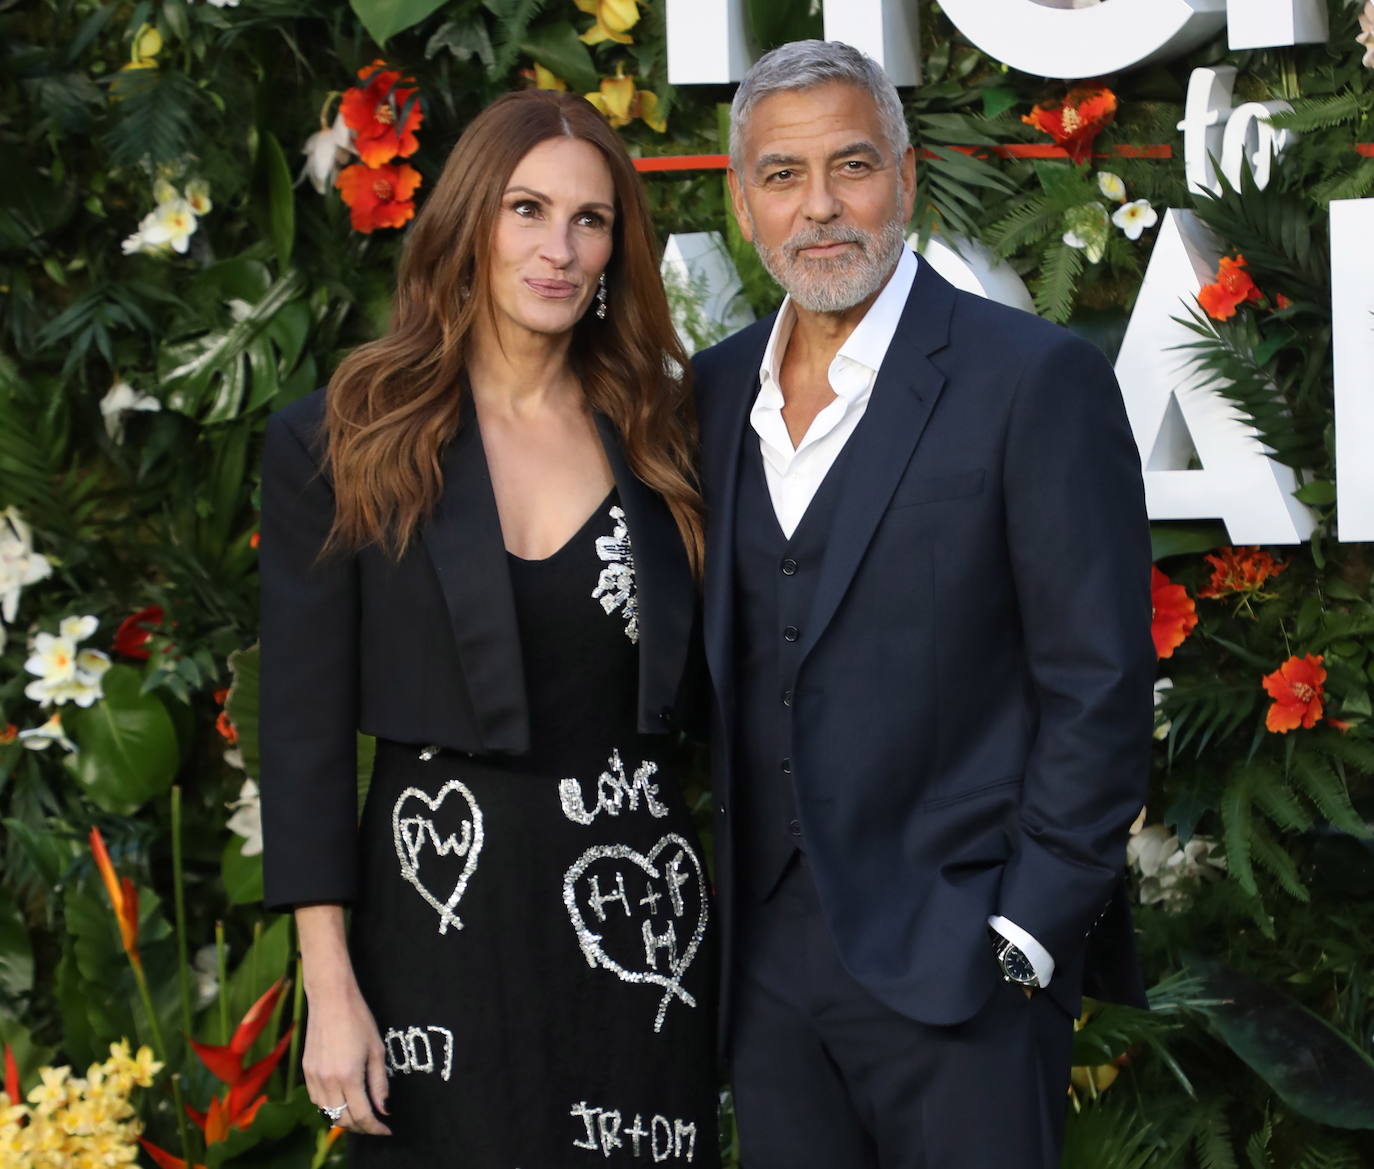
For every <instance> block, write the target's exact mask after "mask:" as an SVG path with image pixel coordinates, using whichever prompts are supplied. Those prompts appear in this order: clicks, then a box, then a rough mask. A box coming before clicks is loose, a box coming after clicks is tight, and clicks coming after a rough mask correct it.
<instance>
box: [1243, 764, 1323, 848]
mask: <svg viewBox="0 0 1374 1169" xmlns="http://www.w3.org/2000/svg"><path fill="white" fill-rule="evenodd" d="M1243 770H1245V771H1246V772H1247V773H1248V774H1247V782H1248V783H1249V786H1250V798H1251V799H1252V800H1253V801H1254V802H1255V803H1256V804H1258V805H1259V807H1260V808H1261V809H1262V810H1263V811H1264V813H1265V815H1267V816H1268V817H1269V819H1270V820H1272V821H1273V822H1274V823H1275V824H1276V825H1277V826H1278V827H1279V828H1281V829H1282V830H1283V831H1285V832H1305V831H1307V829H1309V828H1311V827H1312V817H1311V815H1310V814H1309V813H1308V811H1307V809H1306V808H1304V807H1303V806H1302V804H1300V803H1299V802H1298V799H1297V797H1296V796H1295V795H1294V794H1293V790H1292V789H1291V788H1290V787H1289V786H1288V784H1287V783H1286V782H1285V781H1284V778H1283V775H1282V774H1281V773H1280V771H1279V769H1278V768H1277V767H1274V766H1273V765H1271V764H1268V763H1251V764H1249V765H1247V766H1246V767H1245V768H1244V769H1243Z"/></svg>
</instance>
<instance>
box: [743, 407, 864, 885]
mask: <svg viewBox="0 0 1374 1169" xmlns="http://www.w3.org/2000/svg"><path fill="white" fill-rule="evenodd" d="M847 451H848V446H846V448H845V450H842V451H841V452H840V454H839V457H838V458H837V459H836V460H835V462H834V464H833V465H832V466H831V468H830V471H829V472H828V473H827V475H826V477H825V479H824V480H823V481H822V483H821V485H820V487H819V489H818V490H817V492H816V495H815V497H814V498H813V499H812V501H811V503H810V505H809V506H808V507H807V509H806V514H805V515H803V516H802V519H801V523H799V524H798V525H797V528H796V530H795V531H794V532H793V533H792V538H791V539H790V540H789V539H788V538H787V537H786V536H784V535H783V532H782V528H780V527H779V526H778V519H777V515H776V513H775V512H774V510H773V501H772V498H771V497H770V495H769V493H768V483H767V480H766V479H765V478H764V469H763V455H762V453H761V452H760V450H759V442H758V439H757V437H756V436H755V435H754V434H753V432H752V431H749V432H747V433H746V437H745V441H744V443H743V444H742V450H741V452H740V458H741V460H742V461H741V464H740V479H739V496H738V501H737V505H736V506H737V508H738V511H737V513H736V523H735V557H734V563H735V579H734V589H735V637H736V645H735V673H736V678H735V680H736V690H735V694H736V697H737V701H738V710H737V718H736V721H735V726H736V728H737V730H736V736H735V737H736V741H735V746H734V753H735V765H736V775H737V777H738V780H737V788H736V790H737V796H736V800H735V806H736V807H737V808H738V810H739V815H740V823H739V826H738V831H739V836H738V842H739V846H740V847H739V852H738V857H739V865H740V876H741V877H742V878H743V880H742V886H743V888H745V889H746V890H747V891H749V892H750V893H751V894H752V895H753V896H755V897H757V898H760V899H761V898H764V897H766V896H767V895H768V894H769V893H770V892H771V891H772V889H773V888H774V886H776V884H777V882H778V878H779V877H781V875H782V873H783V870H784V869H785V868H786V867H787V862H788V861H789V860H790V859H791V857H792V854H793V853H794V852H796V851H797V850H798V849H802V848H804V847H805V842H804V841H803V839H802V835H801V825H800V822H799V820H798V817H797V797H796V788H795V771H796V761H794V759H793V758H792V720H793V712H794V710H795V705H794V702H793V691H794V690H795V689H796V678H797V667H798V663H799V658H800V649H799V647H800V645H801V638H802V634H803V633H804V632H805V627H806V619H807V615H808V614H809V613H810V611H811V601H812V598H813V596H814V594H815V591H816V582H817V580H818V579H819V576H820V566H821V556H822V553H823V552H824V550H825V544H826V540H827V539H828V537H829V533H830V527H831V522H832V519H833V516H834V513H835V505H836V502H837V500H838V497H839V491H840V485H841V483H842V481H843V476H844V466H845V461H846V454H847Z"/></svg>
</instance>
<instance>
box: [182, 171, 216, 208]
mask: <svg viewBox="0 0 1374 1169" xmlns="http://www.w3.org/2000/svg"><path fill="white" fill-rule="evenodd" d="M186 202H187V203H189V204H190V206H191V210H192V211H193V212H195V214H197V215H205V214H207V213H208V212H209V211H210V210H211V209H212V208H213V207H214V204H213V203H211V202H210V184H209V183H207V182H206V181H205V180H204V179H192V180H191V181H190V182H189V183H187V184H186Z"/></svg>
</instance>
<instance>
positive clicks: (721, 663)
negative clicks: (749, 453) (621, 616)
mask: <svg viewBox="0 0 1374 1169" xmlns="http://www.w3.org/2000/svg"><path fill="white" fill-rule="evenodd" d="M770 319H771V318H770ZM771 331H772V330H771V328H769V329H767V330H763V329H762V328H761V330H760V333H761V340H760V343H759V348H758V352H757V353H754V354H750V355H749V358H748V360H746V361H743V362H741V363H740V365H741V369H742V373H741V375H740V377H739V378H738V379H737V380H736V381H735V382H734V384H733V385H729V386H722V387H718V388H717V389H716V390H715V391H714V392H715V393H716V394H717V395H718V396H720V397H721V399H722V400H723V407H722V408H721V409H720V410H718V411H716V412H715V414H714V415H713V417H712V418H711V419H710V422H709V427H708V426H707V425H705V423H706V419H705V418H704V417H703V423H704V425H703V428H702V435H701V447H702V480H703V482H704V484H705V486H706V494H707V504H708V514H707V517H706V581H705V600H704V605H703V612H702V634H703V637H704V639H705V643H706V664H707V666H708V667H709V669H710V671H711V683H712V689H713V690H714V692H715V696H716V702H717V703H718V704H719V706H720V713H721V717H722V718H723V719H724V721H725V726H726V729H727V732H728V731H729V730H730V728H731V727H732V726H733V722H734V720H733V717H732V715H733V709H734V690H735V663H734V637H735V582H734V575H733V567H734V561H735V511H736V507H737V504H738V499H739V465H740V451H741V449H742V444H743V443H744V440H745V436H746V434H752V433H753V432H752V431H751V430H750V428H749V411H750V409H751V408H752V407H753V405H754V399H755V398H756V397H757V396H758V389H759V362H760V361H762V359H763V351H764V349H765V348H766V347H767V344H768V337H769V334H770V333H771Z"/></svg>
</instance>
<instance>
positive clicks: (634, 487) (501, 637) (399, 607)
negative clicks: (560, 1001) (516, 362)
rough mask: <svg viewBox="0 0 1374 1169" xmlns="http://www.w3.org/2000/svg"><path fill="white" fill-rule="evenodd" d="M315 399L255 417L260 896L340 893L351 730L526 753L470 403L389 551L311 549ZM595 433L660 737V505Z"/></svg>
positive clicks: (352, 876)
mask: <svg viewBox="0 0 1374 1169" xmlns="http://www.w3.org/2000/svg"><path fill="white" fill-rule="evenodd" d="M323 411H324V391H323V390H319V391H316V392H315V393H314V394H311V395H310V396H309V397H306V398H304V399H302V400H300V401H298V402H295V403H293V404H292V405H290V406H287V407H286V408H285V409H283V410H281V411H279V412H278V413H276V414H274V415H273V416H272V417H271V418H270V419H269V420H268V422H267V431H266V436H265V443H264V448H263V461H262V541H261V545H260V549H259V552H260V565H259V571H260V576H261V602H262V675H261V714H260V739H261V743H260V747H261V756H262V777H261V789H262V811H263V839H264V858H263V860H264V887H265V897H264V901H265V903H266V904H267V905H269V906H285V905H290V904H295V903H302V902H311V901H342V902H349V901H351V900H352V899H353V898H354V896H355V893H356V883H357V856H356V848H355V827H356V822H357V806H356V804H357V800H356V795H355V786H354V785H355V777H356V761H355V741H356V736H355V732H356V731H362V732H364V733H365V734H369V735H375V736H377V737H378V738H384V739H393V740H396V741H398V742H403V743H418V744H430V743H432V744H435V745H437V746H440V747H448V748H452V749H454V750H457V751H465V752H469V753H471V754H487V753H497V754H520V753H523V752H525V751H528V750H529V741H530V732H529V711H528V707H527V704H526V699H525V680H524V676H523V667H522V664H521V656H520V642H519V631H518V630H517V628H516V617H515V605H514V601H513V598H512V596H511V587H510V576H509V572H508V569H507V566H506V553H505V544H504V541H503V539H502V536H501V524H500V519H499V517H498V515H497V511H496V498H495V496H494V494H493V492H492V487H491V479H490V477H489V475H488V472H487V463H486V456H485V453H484V451H483V449H482V440H481V435H480V433H479V431H478V428H477V422H476V416H475V412H473V411H470V410H469V411H467V413H466V417H465V419H464V423H463V426H462V427H461V429H460V430H459V433H458V435H457V436H456V437H455V438H454V439H453V440H452V441H451V442H450V443H449V444H448V446H447V447H446V448H445V450H444V452H443V456H442V459H443V494H442V496H441V498H440V500H439V503H438V506H437V507H436V508H435V510H434V513H433V514H432V515H431V516H430V517H429V518H428V519H427V520H425V521H424V523H423V524H422V525H421V528H420V533H419V539H418V540H415V541H412V543H411V546H410V548H409V549H408V550H407V551H406V553H405V555H403V556H402V557H401V559H400V560H399V561H394V560H392V559H390V558H389V557H388V556H387V555H386V554H385V553H383V552H381V551H380V550H378V549H376V548H365V549H363V550H361V551H359V552H357V553H353V554H331V555H327V556H323V557H321V555H320V550H321V548H322V547H323V544H324V540H325V537H326V535H327V533H328V531H329V527H330V524H331V523H332V522H333V516H334V496H333V491H332V489H331V487H330V484H329V482H328V480H327V479H326V477H325V476H324V475H323V474H322V472H321V470H320V468H321V452H322V442H323V435H322V430H321V424H322V421H323ZM597 427H598V429H599V431H600V434H601V439H602V442H603V444H604V446H605V448H606V455H607V458H608V460H609V461H610V464H611V470H612V473H613V474H614V477H615V483H616V487H617V489H618V491H619V495H620V503H621V506H622V507H624V509H625V515H626V520H627V523H628V525H629V529H630V533H631V539H632V540H633V541H634V556H635V577H636V583H637V589H638V598H639V629H640V635H639V712H638V724H639V729H640V730H641V731H643V732H648V733H654V732H667V731H669V730H671V729H672V728H673V727H675V726H676V725H677V724H678V722H679V719H678V716H677V709H678V703H679V701H682V702H683V703H684V704H685V703H687V702H688V701H689V699H690V696H689V695H688V694H687V693H686V691H687V690H688V689H689V688H688V687H684V684H683V680H684V676H685V674H686V673H687V663H688V658H689V653H688V648H689V642H690V640H691V633H692V627H693V617H694V613H695V609H696V591H695V589H694V587H693V584H692V579H691V574H690V571H689V567H688V562H687V554H686V551H685V550H684V548H683V545H682V541H681V539H680V538H679V535H678V530H677V525H676V524H675V523H674V521H673V518H672V515H671V513H670V512H669V510H668V508H667V505H666V504H665V503H664V502H663V500H662V498H661V497H660V496H659V495H658V494H657V493H655V492H654V491H653V490H651V489H650V488H649V487H647V486H646V485H645V484H644V483H642V482H641V481H640V480H639V479H637V478H636V477H635V476H634V474H633V473H632V472H631V471H630V469H629V466H628V464H627V463H626V462H625V456H624V452H623V451H622V449H621V444H620V440H619V437H618V435H617V434H616V432H615V429H614V427H613V426H612V425H611V423H610V422H609V420H607V419H606V418H604V417H602V416H599V415H598V416H597Z"/></svg>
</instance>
